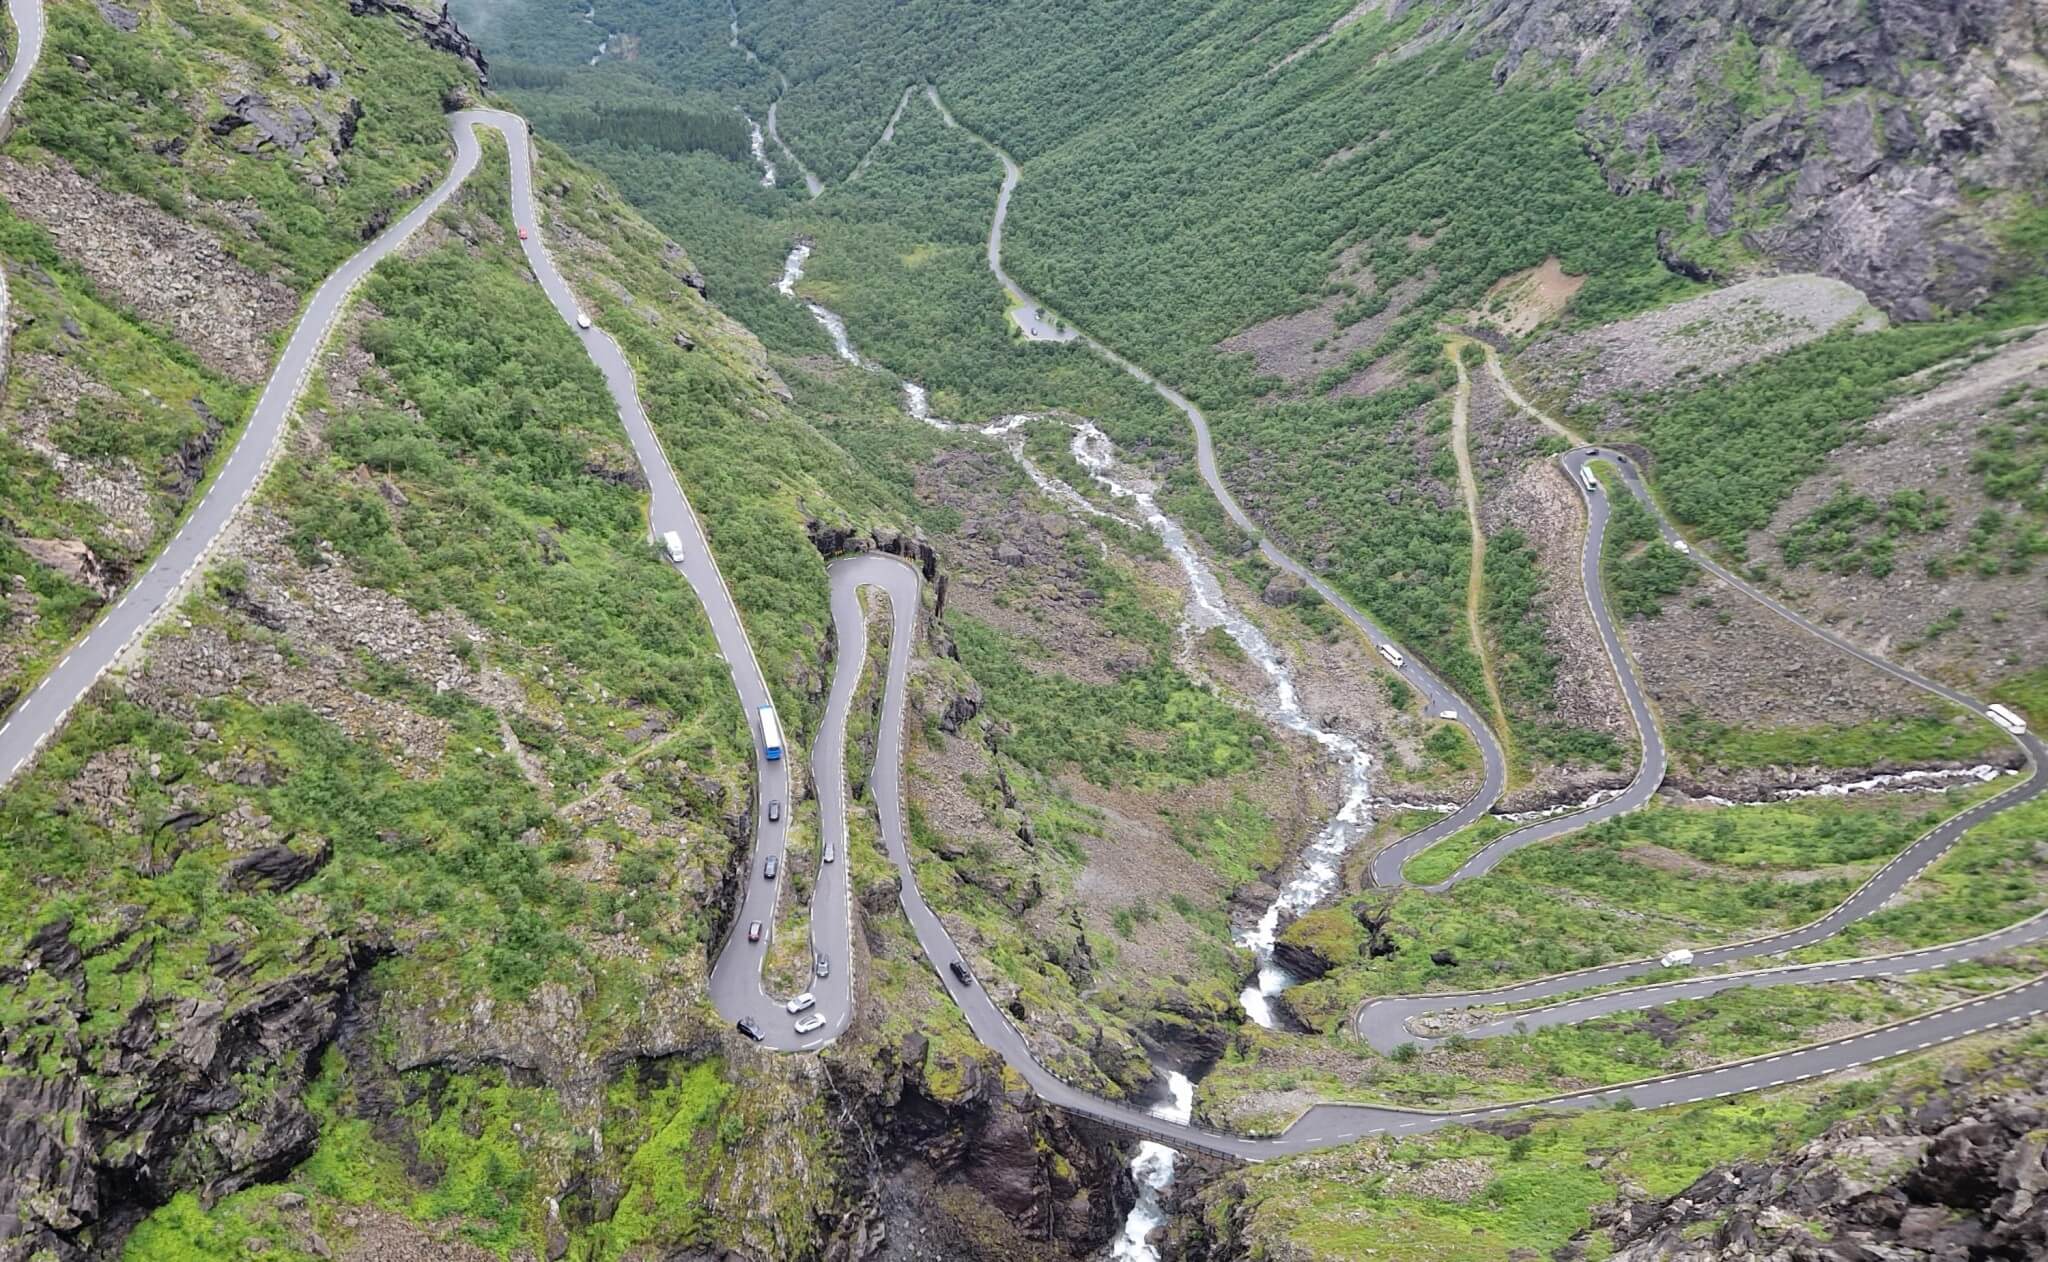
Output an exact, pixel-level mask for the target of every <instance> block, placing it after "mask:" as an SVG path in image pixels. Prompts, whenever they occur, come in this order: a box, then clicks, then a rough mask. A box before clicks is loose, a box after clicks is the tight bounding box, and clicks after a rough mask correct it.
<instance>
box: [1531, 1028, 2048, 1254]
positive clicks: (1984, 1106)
mask: <svg viewBox="0 0 2048 1262" xmlns="http://www.w3.org/2000/svg"><path fill="white" fill-rule="evenodd" d="M1902 1103H1903V1105H1904V1107H1903V1108H1901V1109H1899V1110H1896V1111H1894V1110H1882V1111H1877V1112H1875V1113H1874V1114H1873V1115H1870V1116H1867V1117H1865V1118H1859V1119H1857V1120H1856V1121H1852V1122H1846V1123H1843V1124H1842V1125H1840V1126H1837V1127H1836V1128H1835V1129H1834V1130H1832V1131H1830V1132H1829V1133H1828V1134H1826V1135H1824V1136H1822V1137H1821V1138H1819V1139H1816V1140H1814V1141H1813V1142H1811V1143H1809V1144H1806V1145H1804V1146H1802V1147H1801V1148H1799V1149H1798V1150H1797V1151H1795V1152H1792V1153H1790V1154H1787V1155H1785V1156H1783V1157H1779V1158H1775V1159H1771V1160H1765V1161H1751V1162H1743V1163H1741V1164H1738V1165H1732V1166H1721V1167H1718V1168H1716V1169H1713V1170H1710V1171H1708V1172H1707V1173H1706V1174H1704V1175H1702V1176H1701V1177H1700V1178H1699V1179H1698V1180H1696V1181H1695V1182H1694V1183H1693V1185H1692V1186H1691V1187H1688V1188H1686V1189H1685V1190H1684V1191H1682V1192H1680V1193H1679V1194H1678V1195H1676V1196H1673V1197H1671V1198H1669V1199H1667V1200H1624V1201H1619V1202H1616V1203H1615V1204H1613V1205H1610V1206H1607V1207H1605V1208H1604V1209H1601V1210H1596V1211H1595V1213H1594V1220H1593V1227H1594V1229H1595V1230H1596V1231H1602V1232H1604V1233H1605V1234H1606V1236H1607V1237H1608V1239H1610V1240H1612V1242H1613V1243H1614V1245H1615V1249H1614V1253H1613V1254H1612V1257H1613V1258H1614V1259H1615V1262H1652V1259H1655V1262H1708V1260H1709V1259H1720V1258H1736V1257H1742V1258H1755V1259H1781V1258H1782V1259H1788V1260H1790V1259H1814V1260H1815V1262H1866V1260H1868V1262H1877V1260H1878V1259H1886V1260H1897V1259H1919V1258H1927V1259H1935V1258H1940V1259H1949V1258H1954V1259H1964V1258H2039V1257H2048V1200H2044V1199H2042V1196H2041V1194H2042V1193H2043V1192H2048V1165H2044V1163H2043V1160H2042V1158H2043V1153H2044V1151H2048V1140H2044V1137H2043V1130H2042V1119H2043V1117H2044V1116H2048V1064H2043V1063H2042V1062H2041V1061H2040V1060H2039V1059H2030V1060H2029V1061H2027V1062H2026V1063H2025V1064H2024V1065H2020V1066H2014V1065H2012V1064H1997V1063H1994V1064H1993V1065H1992V1066H1991V1067H1990V1071H1989V1072H1985V1073H1978V1072H1974V1071H1966V1070H1965V1069H1964V1068H1963V1067H1962V1066H1953V1067H1951V1068H1950V1069H1949V1070H1948V1071H1947V1073H1946V1075H1945V1076H1944V1081H1943V1083H1942V1085H1941V1086H1940V1087H1938V1088H1935V1089H1934V1090H1931V1091H1928V1092H1926V1093H1924V1094H1920V1095H1917V1096H1914V1097H1909V1098H1907V1099H1906V1100H1905V1101H1903V1102H1902ZM1560 1256H1561V1255H1560Z"/></svg>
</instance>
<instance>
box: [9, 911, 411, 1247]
mask: <svg viewBox="0 0 2048 1262" xmlns="http://www.w3.org/2000/svg"><path fill="white" fill-rule="evenodd" d="M71 931H72V923H71V921H70V920H69V919H65V918H59V919H57V920H53V921H50V922H49V923H47V924H44V925H43V926H41V927H40V928H38V929H36V930H35V931H34V932H33V933H32V934H31V935H30V940H29V943H28V948H27V950H25V951H24V952H23V955H22V963H21V965H20V966H18V967H16V968H14V969H11V970H6V971H4V972H0V985H4V986H7V987H9V988H10V989H23V990H25V988H24V986H23V983H24V982H25V981H26V980H27V979H28V978H29V977H30V976H31V975H32V974H35V975H40V976H41V977H42V981H41V982H40V984H39V985H38V986H37V987H36V988H35V992H36V993H37V994H38V995H39V996H40V997H39V999H38V1001H37V1003H36V1005H35V1007H34V1010H33V1011H32V1012H31V1013H30V1014H29V1017H28V1019H26V1020H23V1021H20V1022H18V1023H16V1024H15V1025H14V1026H12V1027H10V1028H9V1029H8V1030H7V1031H6V1032H5V1033H4V1035H0V1066H4V1067H5V1070H6V1072H0V1262H24V1260H26V1259H31V1258H33V1259H37V1260H38V1262H82V1260H83V1259H87V1258H90V1257H95V1256H101V1255H100V1254H98V1253H96V1252H95V1241H99V1240H119V1239H120V1238H121V1237H122V1236H123V1235H125V1234H126V1232H127V1229H128V1228H129V1227H131V1226H132V1225H133V1224H134V1223H135V1222H137V1221H139V1220H140V1219H141V1218H142V1216H143V1215H145V1214H147V1213H148V1212H149V1210H150V1209H152V1208H154V1207H155V1206H157V1205H161V1204H163V1203H164V1202H165V1201H167V1200H169V1199H170V1197H171V1195H172V1194H173V1193H174V1192H176V1191H178V1190H180V1189H181V1188H189V1187H196V1188H197V1189H199V1190H200V1192H201V1193H202V1194H203V1195H204V1196H206V1197H208V1198H212V1197H218V1196H223V1195H226V1194H227V1193H229V1192H232V1191H235V1190H236V1189H239V1188H243V1187H247V1186H249V1185H250V1184H253V1183H258V1182H262V1181H264V1180H268V1179H275V1178H277V1177H279V1176H280V1175H282V1174H283V1173H284V1172H285V1171H286V1170H288V1169H290V1168H291V1167H292V1166H294V1165H296V1164H297V1163H298V1162H300V1161H302V1160H304V1159H305V1157H306V1155H307V1154H308V1153H310V1152H311V1151H312V1147H313V1142H314V1140H315V1138H316V1137H317V1132H318V1127H317V1124H316V1123H315V1121H314V1119H313V1117H312V1116H311V1114H309V1113H308V1112H307V1111H306V1108H305V1106H304V1105H303V1104H301V1103H300V1096H301V1095H302V1094H303V1091H304V1087H305V1083H306V1080H307V1077H308V1074H309V1071H310V1069H311V1067H312V1066H313V1063H314V1061H315V1059H316V1057H317V1053H318V1051H319V1049H320V1048H321V1047H323V1046H324V1045H325V1044H326V1042H327V1041H328V1039H329V1038H330V1037H331V1036H332V1034H333V1031H334V1028H335V1023H336V1021H337V1019H338V1017H339V1013H340V1010H341V1007H342V1003H343V999H344V996H345V994H346V992H347V991H348V989H349V987H350V985H351V984H352V982H353V980H354V979H355V978H356V977H357V976H358V975H359V974H360V972H361V970H362V969H363V968H364V967H365V966H366V965H367V963H368V961H369V960H370V959H371V958H373V957H374V954H375V952H374V950H357V949H351V948H348V947H346V946H342V945H340V944H333V943H319V942H313V941H310V940H309V941H308V942H307V943H306V944H305V950H304V951H303V953H302V956H301V959H300V960H299V962H298V963H297V965H296V966H295V967H294V968H292V969H291V970H289V971H286V972H284V973H283V974H282V975H280V976H274V977H272V978H270V979H269V980H265V981H262V982H252V981H251V980H250V974H251V973H252V972H253V969H252V968H251V967H250V966H248V965H247V964H246V963H245V962H244V961H243V960H242V959H241V958H240V956H239V954H238V953H237V952H235V951H233V950H232V949H229V950H226V951H224V952H222V953H220V954H219V955H217V957H216V958H215V959H213V960H212V961H211V963H212V966H213V970H214V975H215V978H216V979H217V980H218V982H219V983H220V984H221V985H222V986H224V987H226V988H228V990H229V991H230V993H232V996H233V1001H232V1002H231V1003H230V1002H223V1001H222V1000H220V999H215V998H203V997H189V998H178V997H173V996H155V997H145V998H142V999H140V1000H138V1001H137V1002H136V1003H135V1004H134V1005H133V1006H132V1007H131V1008H130V1009H129V1010H128V1011H127V1013H126V1014H125V1016H124V1017H123V1019H122V1021H121V1023H120V1024H119V1026H118V1027H117V1028H115V1029H112V1030H110V1031H107V1032H105V1033H101V1034H90V1035H89V1034H87V1033H85V1032H84V1031H83V1030H82V1029H81V1025H82V1019H83V1017H85V1016H86V1015H88V1014H89V1013H90V1012H91V1007H90V1005H89V1002H88V1000H87V996H86V986H87V982H86V976H85V962H86V958H87V956H86V954H85V952H83V951H81V950H80V949H79V948H78V947H77V946H76V945H74V944H73V943H72V941H71ZM150 932H152V930H151V929H150V928H148V927H147V926H145V925H144V924H143V917H142V915H141V912H140V909H136V912H135V915H134V916H132V917H130V918H129V923H128V926H127V928H126V929H125V930H124V931H121V932H117V933H115V934H113V935H112V936H111V937H109V938H107V939H106V940H105V941H100V942H96V943H95V944H94V945H93V946H92V947H91V948H90V950H91V952H92V954H93V955H103V954H109V953H112V954H114V956H115V958H116V960H117V962H116V964H115V965H114V969H115V971H116V972H117V973H120V972H126V971H128V970H130V969H133V968H137V967H146V966H147V959H148V952H149V951H150V950H151V942H152V939H151V938H150V936H149V933H150ZM52 1066H56V1067H57V1072H55V1073H51V1072H50V1068H51V1067H52ZM255 1082H261V1083H263V1084H264V1086H263V1087H262V1088H261V1089H252V1088H251V1087H249V1086H247V1085H245V1084H248V1083H255Z"/></svg>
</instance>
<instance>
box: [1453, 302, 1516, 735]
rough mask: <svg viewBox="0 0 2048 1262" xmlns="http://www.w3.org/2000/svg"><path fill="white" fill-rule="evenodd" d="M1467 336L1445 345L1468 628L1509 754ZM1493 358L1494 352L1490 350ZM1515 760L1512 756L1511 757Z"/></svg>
mask: <svg viewBox="0 0 2048 1262" xmlns="http://www.w3.org/2000/svg"><path fill="white" fill-rule="evenodd" d="M1467 345H1470V343H1469V342H1467V340H1466V339H1464V338H1452V339H1451V341H1450V342H1449V344H1448V346H1447V347H1446V353H1447V354H1448V355H1450V357H1451V363H1452V365H1453V366H1455V367H1456V368H1457V370H1458V390H1457V393H1455V394H1453V395H1452V396H1451V452H1452V454H1453V455H1455V456H1456V457H1457V459H1458V490H1459V492H1460V493H1462V494H1463V495H1464V497H1465V524H1466V525H1467V526H1469V527H1471V530H1472V568H1471V572H1470V573H1469V574H1468V575H1467V576H1466V578H1465V631H1466V634H1468V635H1470V636H1471V637H1472V651H1473V652H1474V653H1477V654H1478V655H1479V671H1480V673H1481V674H1482V675H1483V676H1485V678H1486V701H1487V704H1488V705H1490V706H1492V707H1493V730H1494V731H1496V732H1499V733H1500V740H1501V744H1502V745H1505V746H1507V748H1508V750H1509V752H1510V754H1511V755H1512V753H1513V750H1514V736H1513V735H1512V733H1510V732H1509V730H1508V712H1507V707H1506V706H1504V705H1502V704H1501V699H1500V681H1499V680H1497V679H1495V678H1494V676H1493V657H1492V655H1491V654H1489V653H1488V652H1487V651H1486V633H1485V630H1484V628H1483V627H1482V626H1481V625H1480V607H1481V605H1482V604H1483V603H1484V601H1485V598H1486V531H1485V530H1483V529H1481V528H1480V525H1479V479H1478V478H1476V477H1474V476H1473V475H1472V442H1471V437H1472V415H1471V414H1472V379H1471V378H1470V377H1469V376H1467V375H1466V374H1465V358H1464V351H1465V347H1466V346H1467ZM1487 360H1488V362H1489V363H1491V362H1493V361H1492V352H1491V351H1490V350H1489V351H1488V353H1487ZM1508 761H1509V762H1510V763H1512V762H1513V761H1514V759H1513V758H1512V757H1510V758H1509V760H1508Z"/></svg>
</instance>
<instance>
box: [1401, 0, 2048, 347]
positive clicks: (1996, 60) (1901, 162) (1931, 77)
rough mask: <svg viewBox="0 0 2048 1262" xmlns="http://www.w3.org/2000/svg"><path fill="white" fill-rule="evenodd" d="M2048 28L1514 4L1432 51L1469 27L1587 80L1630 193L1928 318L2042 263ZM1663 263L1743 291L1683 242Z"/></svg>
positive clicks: (1962, 16) (1974, 18)
mask: <svg viewBox="0 0 2048 1262" xmlns="http://www.w3.org/2000/svg"><path fill="white" fill-rule="evenodd" d="M2038 15H2039V9H2038V6H2036V5H2034V4H2031V3H2029V2H2028V0H1975V2H1973V3H1966V4H1957V3H1950V2H1949V0H1887V2H1886V3H1884V4H1861V3H1855V2H1854V0H1795V2H1794V3H1790V4H1780V3H1763V2H1762V0H1643V2H1642V3H1636V4H1560V3H1557V0H1507V2H1505V3H1494V4H1489V5H1465V6H1462V7H1460V8H1458V9H1457V10H1456V11H1455V12H1453V13H1450V14H1448V15H1446V16H1444V17H1441V18H1433V19H1431V20H1430V21H1429V22H1428V23H1426V24H1425V28H1424V34H1423V35H1422V36H1420V37H1419V38H1421V39H1433V38H1442V37H1443V35H1444V34H1446V32H1445V31H1444V29H1443V28H1444V27H1445V26H1449V27H1451V28H1453V29H1456V30H1459V31H1476V32H1477V34H1478V47H1479V48H1480V49H1481V50H1482V51H1486V52H1497V53H1500V54H1503V56H1502V59H1501V61H1500V64H1499V67H1498V69H1497V70H1496V72H1495V73H1496V77H1497V78H1500V79H1502V80H1505V79H1506V78H1508V77H1509V76H1512V75H1516V74H1518V73H1520V72H1524V71H1527V72H1528V73H1529V74H1530V75H1531V76H1533V77H1538V78H1547V77H1550V76H1552V75H1554V74H1555V73H1557V72H1559V71H1560V70H1562V71H1563V72H1566V73H1570V74H1572V75H1574V76H1575V77H1576V78H1578V79H1579V80H1580V81H1581V82H1582V83H1584V85H1585V86H1586V87H1587V88H1589V89H1590V90H1591V92H1592V94H1593V95H1592V101H1591V103H1590V104H1589V105H1588V106H1587V107H1586V109H1585V111H1584V112H1583V113H1582V114H1581V116H1580V120H1579V121H1580V127H1581V130H1582V131H1583V132H1584V133H1585V134H1586V136H1587V138H1588V140H1589V142H1590V147H1591V148H1592V150H1593V151H1594V153H1595V154H1596V156H1597V157H1598V158H1599V160H1600V162H1601V165H1602V167H1603V169H1604V171H1605V173H1606V176H1607V181H1608V183H1609V185H1610V186H1611V187H1613V188H1614V189H1615V190H1616V191H1617V192H1624V193H1632V192H1639V191H1646V190H1647V191H1654V192H1656V193H1658V194H1660V195H1662V196H1666V197H1673V198H1683V199H1685V200H1686V201H1688V203H1689V204H1690V209H1691V212H1692V217H1693V222H1694V225H1695V229H1696V230H1701V231H1703V234H1704V236H1703V237H1701V238H1698V239H1704V240H1712V239H1714V238H1726V237H1728V236H1730V235H1731V234H1738V235H1739V236H1740V237H1741V239H1742V242H1743V244H1744V245H1745V246H1747V247H1748V248H1749V249H1750V250H1751V251H1754V252H1755V253H1757V254H1760V255H1762V256H1763V257H1764V258H1765V259H1767V260H1769V261H1770V262H1771V263H1772V264H1775V265H1776V266H1777V267H1779V268H1781V269H1784V270H1788V271H1817V272H1822V273H1825V274H1826V275H1829V276H1833V277H1836V278H1838V279H1840V280H1845V281H1847V282H1849V283H1850V284H1852V285H1855V286H1856V287H1857V288H1859V289H1861V290H1863V291H1864V292H1865V293H1867V294H1869V295H1870V296H1871V297H1872V299H1873V300H1874V301H1876V302H1877V303H1878V304H1879V305H1881V306H1882V307H1883V308H1884V309H1885V310H1886V311H1887V312H1888V313H1890V314H1891V315H1893V316H1894V317H1897V318H1902V319H1924V318H1927V317H1930V316H1933V315H1936V314H1938V313H1939V312H1941V311H1943V310H1954V309H1960V308H1967V307H1969V306H1971V305H1973V304H1974V303H1976V302H1978V301H1980V300H1982V299H1983V298H1984V297H1985V296H1986V295H1987V294H1988V293H1990V292H1991V290H1992V289H1994V288H1995V287H1996V286H1998V285H1999V284H2000V283H2001V282H2003V281H2006V280H2009V279H2012V278H2014V277H2016V276H2019V275H2023V274H2030V273H2031V272H2032V271H2033V270H2034V269H2036V268H2038V267H2039V263H2040V260H2039V258H2038V256H2030V255H2029V254H2028V252H2027V251H2026V249H2025V248H2024V247H2023V245H2022V244H2021V243H2020V242H2018V241H2017V240H2015V239H2013V237H2012V236H2011V235H2010V234H2008V233H2006V232H2005V231H2004V228H2005V226H2006V225H2009V224H2012V223H2014V222H2016V221H2018V220H2019V219H2020V218H2021V217H2022V216H2024V215H2026V214H2027V213H2029V212H2030V211H2031V210H2033V209H2034V200H2033V199H2034V198H2035V196H2036V194H2037V193H2038V190H2039V189H2040V188H2041V187H2042V186H2043V184H2044V183H2048V69H2044V67H2043V63H2042V61H2041V57H2040V45H2039V39H2040V35H2039V30H2038V23H2039V21H2040V19H2039V16H2038ZM1685 235H1688V236H1690V235H1693V234H1685ZM1664 253H1665V255H1666V263H1667V265H1668V266H1671V267H1673V268H1674V270H1677V271H1679V272H1681V273H1682V274H1685V275H1690V276H1694V277H1702V278H1712V279H1732V278H1730V277H1723V276H1721V275H1719V274H1718V272H1717V270H1716V266H1715V264H1714V263H1713V262H1712V261H1698V260H1694V259H1690V258H1688V257H1686V252H1685V249H1684V246H1683V243H1682V241H1674V240H1667V241H1666V242H1665V245H1664Z"/></svg>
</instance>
